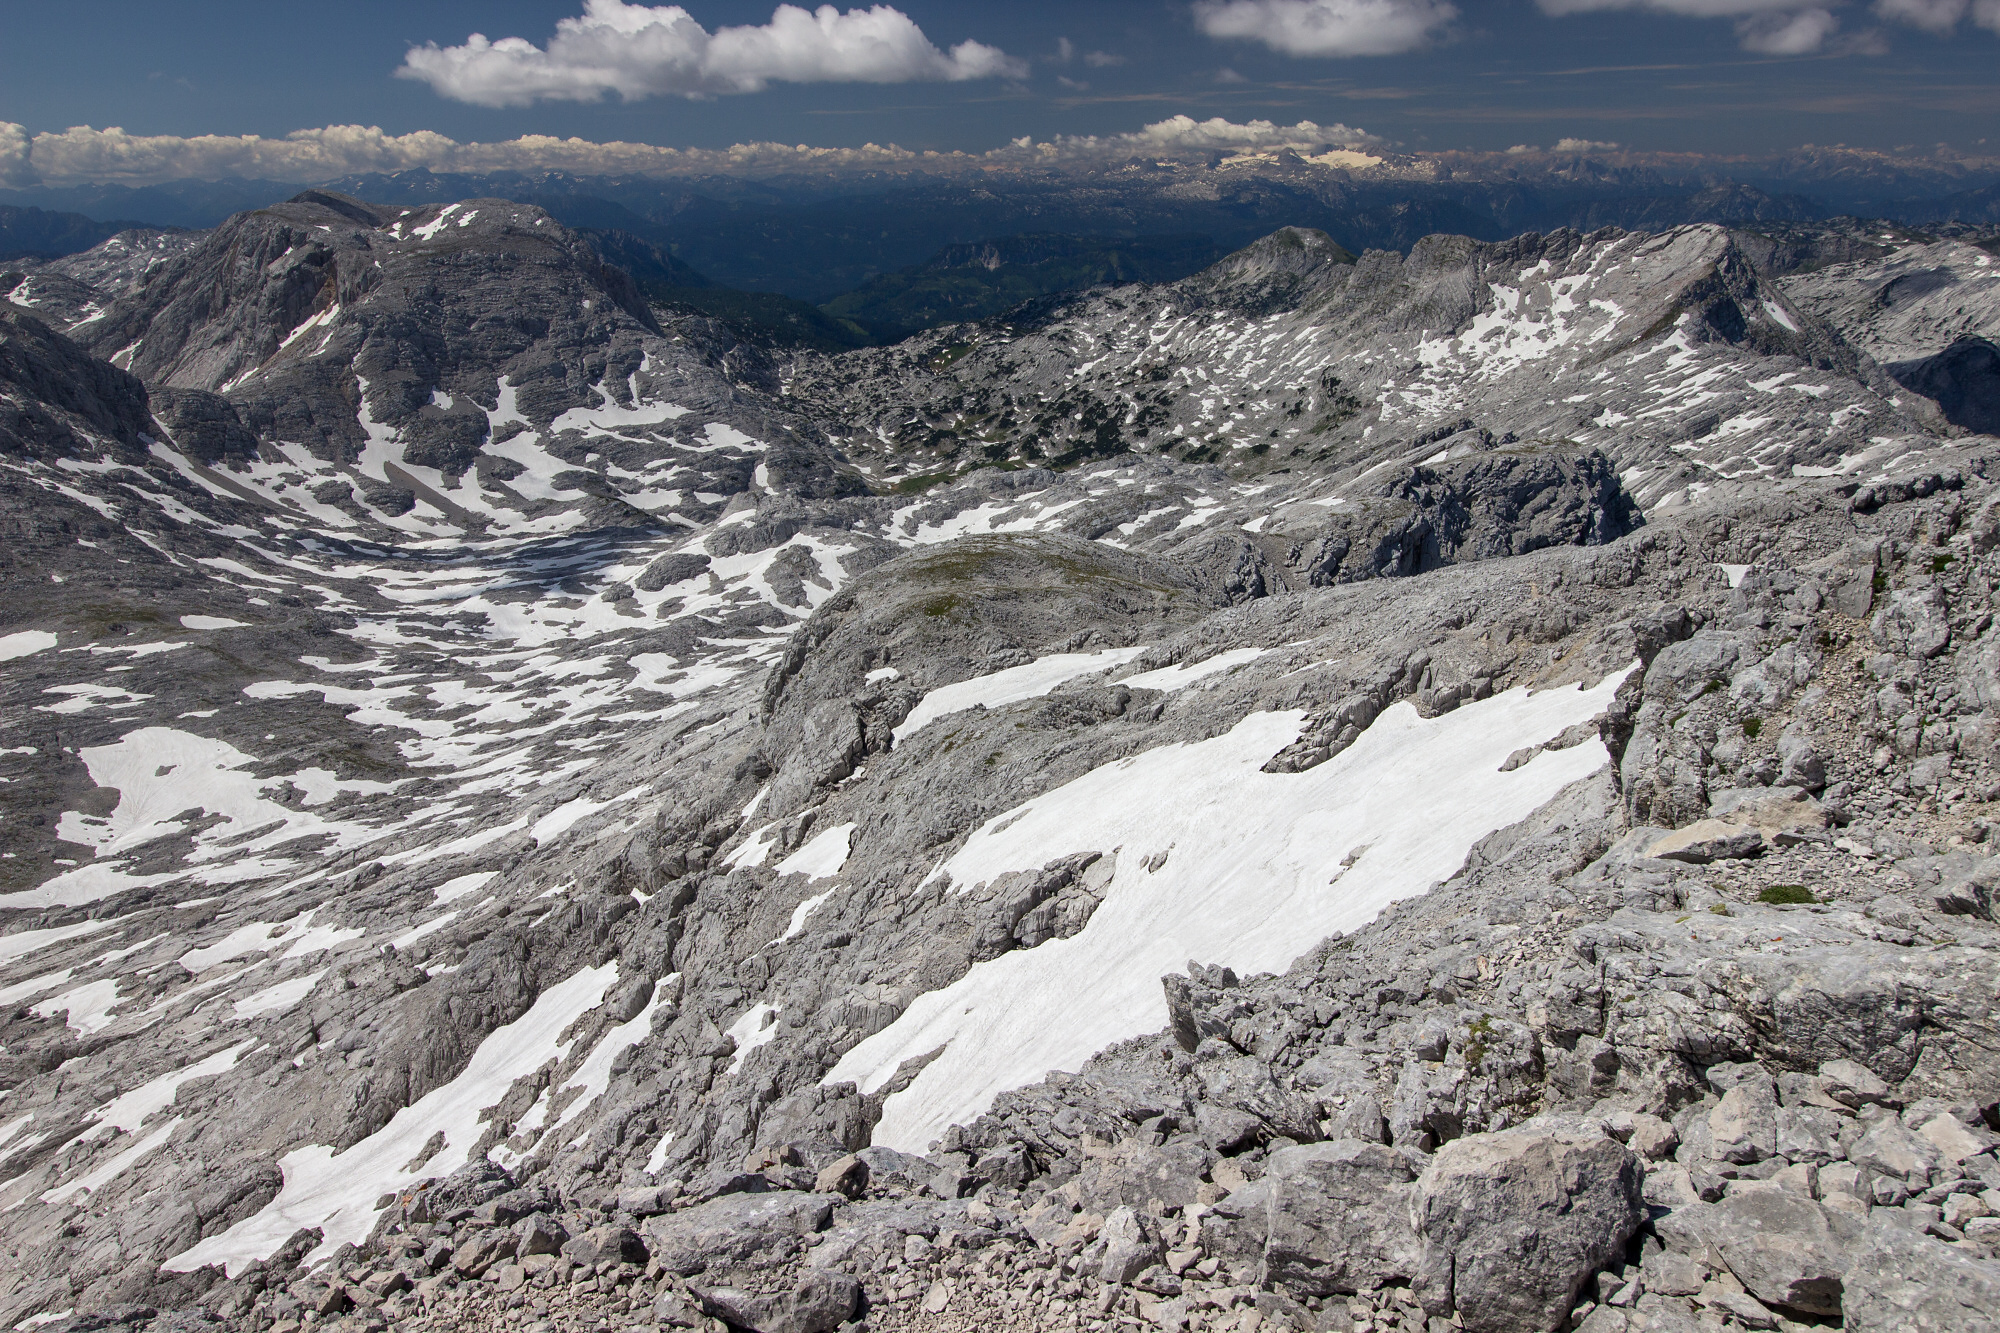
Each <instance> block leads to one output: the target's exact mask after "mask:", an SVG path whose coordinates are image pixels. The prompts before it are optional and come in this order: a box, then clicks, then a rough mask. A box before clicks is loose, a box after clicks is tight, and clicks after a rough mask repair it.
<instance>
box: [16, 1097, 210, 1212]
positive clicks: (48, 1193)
mask: <svg viewBox="0 0 2000 1333" xmlns="http://www.w3.org/2000/svg"><path fill="white" fill-rule="evenodd" d="M180 1124H181V1118H180V1117H179V1116H175V1117H174V1118H173V1119H172V1120H169V1121H168V1122H167V1123H166V1124H164V1125H161V1126H160V1127H159V1128H158V1129H156V1130H154V1131H153V1132H152V1133H151V1134H148V1135H147V1136H146V1137H145V1138H143V1139H140V1140H139V1141H138V1142H137V1143H135V1144H133V1145H132V1146H131V1147H129V1148H127V1149H126V1150H125V1151H124V1152H121V1153H119V1154H118V1155H117V1156H116V1157H113V1158H111V1159H110V1160H109V1161H107V1162H104V1163H103V1164H101V1165H99V1166H97V1167H96V1168H94V1169H93V1170H91V1171H90V1172H89V1173H88V1174H86V1175H81V1176H78V1177H77V1178H76V1179H75V1180H72V1181H70V1182H69V1183H68V1184H67V1185H58V1186H56V1187H55V1188H54V1189H50V1190H45V1191H43V1193H42V1202H43V1203H68V1202H69V1201H70V1200H71V1199H73V1198H75V1197H76V1196H77V1195H79V1194H83V1193H86V1192H90V1193H95V1192H96V1191H98V1190H100V1189H103V1188H104V1187H105V1186H106V1185H108V1184H110V1183H111V1182H112V1181H113V1180H115V1179H116V1178H117V1177H119V1176H121V1175H123V1174H124V1173H125V1170H126V1168H128V1167H130V1166H132V1165H133V1164H134V1163H135V1162H137V1161H138V1160H139V1159H140V1158H141V1157H144V1156H145V1155H146V1154H147V1153H150V1152H152V1151H153V1149H155V1148H157V1147H159V1146H160V1145H161V1144H163V1143H165V1142H166V1141H167V1140H168V1139H169V1138H171V1137H172V1136H173V1132H174V1131H175V1130H176V1129H179V1128H180Z"/></svg>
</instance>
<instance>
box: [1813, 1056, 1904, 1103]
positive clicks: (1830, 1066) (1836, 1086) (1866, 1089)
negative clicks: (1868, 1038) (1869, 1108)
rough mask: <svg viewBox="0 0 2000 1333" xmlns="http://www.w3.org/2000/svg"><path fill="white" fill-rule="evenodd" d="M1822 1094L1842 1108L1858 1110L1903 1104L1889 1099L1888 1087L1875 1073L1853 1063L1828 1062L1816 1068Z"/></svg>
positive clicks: (1844, 1061)
mask: <svg viewBox="0 0 2000 1333" xmlns="http://www.w3.org/2000/svg"><path fill="white" fill-rule="evenodd" d="M1819 1075H1820V1078H1821V1079H1822V1080H1824V1083H1823V1085H1822V1090H1823V1091H1824V1092H1825V1093H1826V1095H1827V1096H1828V1097H1830V1098H1832V1099H1833V1100H1834V1101H1836V1102H1838V1103H1839V1104H1840V1105H1842V1106H1846V1107H1851V1108H1854V1109H1857V1110H1858V1109H1859V1108H1861V1107H1863V1106H1866V1105H1868V1104H1869V1103H1871V1102H1880V1103H1882V1104H1883V1105H1885V1106H1900V1105H1901V1104H1902V1103H1900V1102H1898V1101H1896V1100H1894V1099H1893V1098H1892V1097H1891V1096H1890V1095H1889V1085H1888V1084H1887V1083H1885V1082H1883V1081H1882V1079H1881V1077H1880V1076H1879V1075H1877V1074H1876V1073H1875V1071H1874V1070H1872V1069H1869V1068H1868V1067H1867V1066H1865V1065H1860V1064H1856V1063H1855V1062H1854V1061H1852V1060H1828V1061H1827V1062H1826V1063H1824V1064H1822V1065H1821V1066H1820V1067H1819Z"/></svg>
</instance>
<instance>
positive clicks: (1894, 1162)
mask: <svg viewBox="0 0 2000 1333" xmlns="http://www.w3.org/2000/svg"><path fill="white" fill-rule="evenodd" d="M1847 1159H1848V1160H1849V1161H1851V1162H1853V1163H1854V1164H1855V1165H1856V1166H1861V1167H1866V1168H1867V1169H1868V1170H1870V1171H1873V1172H1875V1173H1876V1174H1877V1175H1884V1176H1891V1177H1893V1178H1895V1179H1897V1180H1901V1181H1904V1182H1906V1183H1908V1184H1909V1186H1910V1187H1911V1188H1912V1189H1922V1188H1923V1187H1924V1186H1925V1185H1927V1184H1929V1183H1930V1175H1931V1169H1932V1168H1933V1167H1935V1166H1936V1165H1937V1164H1938V1160H1939V1154H1938V1149H1937V1145H1936V1144H1934V1143H1932V1142H1931V1141H1930V1140H1929V1139H1927V1138H1925V1137H1924V1136H1923V1135H1921V1134H1919V1133H1917V1132H1916V1131H1915V1130H1913V1129H1910V1128H1909V1127H1908V1126H1906V1125H1904V1124H1903V1122H1902V1121H1900V1120H1898V1119H1897V1118H1896V1117H1894V1116H1883V1117H1882V1118H1881V1119H1880V1120H1877V1121H1876V1122H1875V1123H1874V1125H1872V1126H1871V1127H1870V1128H1869V1130H1868V1132H1867V1133H1866V1134H1863V1135H1862V1136H1861V1141H1860V1142H1858V1143H1856V1144H1855V1145H1854V1146H1853V1147H1852V1148H1850V1149H1848V1151H1847Z"/></svg>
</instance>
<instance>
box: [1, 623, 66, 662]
mask: <svg viewBox="0 0 2000 1333" xmlns="http://www.w3.org/2000/svg"><path fill="white" fill-rule="evenodd" d="M55 646H56V636H55V635H53V634H51V633H49V632H48V631H47V630H45V629H24V630H21V631H19V632H17V633H14V634H0V662H11V661H13V660H14V659H15V658H17V657H26V656H27V655H28V654H30V653H39V652H43V651H45V650H47V649H50V648H53V647H55Z"/></svg>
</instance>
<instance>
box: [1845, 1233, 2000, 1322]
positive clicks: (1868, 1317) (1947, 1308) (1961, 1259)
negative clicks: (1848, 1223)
mask: <svg viewBox="0 0 2000 1333" xmlns="http://www.w3.org/2000/svg"><path fill="white" fill-rule="evenodd" d="M1844 1282H1845V1290H1846V1291H1847V1292H1848V1293H1849V1294H1848V1296H1847V1299H1846V1301H1845V1302H1844V1304H1843V1306H1842V1313H1843V1315H1844V1316H1845V1318H1844V1321H1843V1326H1844V1327H1846V1328H1850V1329H1856V1330H1863V1331H1865V1333H1874V1330H1877V1329H1880V1330H1884V1333H1886V1330H1889V1329H1899V1330H1903V1329H1906V1330H1912V1331H1913V1333H1930V1331H1931V1330H1933V1329H1936V1330H1940V1333H1942V1330H1944V1329H1963V1330H1965V1331H1966V1333H1985V1330H1990V1329H1994V1328H2000V1315H1997V1314H1996V1313H1995V1312H1996V1311H2000V1264H1996V1263H1994V1262H1993V1261H1992V1260H1990V1259H1987V1260H1981V1259H1976V1258H1972V1257H1970V1256H1968V1255H1966V1254H1965V1253H1964V1252H1963V1251H1961V1250H1957V1249H1954V1248H1952V1247H1951V1246H1948V1245H1941V1244H1939V1243H1938V1242H1936V1241H1934V1240H1931V1239H1928V1238H1927V1237H1925V1236H1923V1235H1921V1234H1920V1233H1918V1232H1915V1231H1912V1230H1910V1229H1909V1228H1907V1227H1903V1226H1899V1225H1897V1224H1895V1223H1892V1222H1891V1223H1880V1224H1876V1225H1873V1226H1871V1227H1870V1228H1869V1230H1868V1234H1867V1237H1866V1239H1865V1240H1864V1241H1863V1242H1862V1244H1861V1245H1859V1246H1857V1253H1856V1255H1855V1258H1854V1262H1853V1265H1852V1266H1851V1267H1850V1268H1849V1269H1848V1270H1847V1273H1846V1275H1845V1278H1844Z"/></svg>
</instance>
